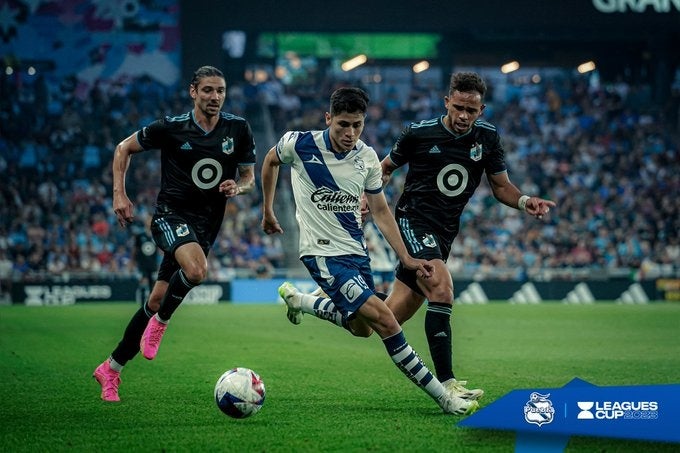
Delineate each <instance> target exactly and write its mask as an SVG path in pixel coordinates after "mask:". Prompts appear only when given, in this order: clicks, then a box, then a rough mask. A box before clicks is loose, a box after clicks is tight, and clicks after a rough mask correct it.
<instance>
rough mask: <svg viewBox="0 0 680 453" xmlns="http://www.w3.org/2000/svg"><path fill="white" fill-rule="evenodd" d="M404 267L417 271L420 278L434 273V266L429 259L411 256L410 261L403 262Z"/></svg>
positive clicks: (428, 276)
mask: <svg viewBox="0 0 680 453" xmlns="http://www.w3.org/2000/svg"><path fill="white" fill-rule="evenodd" d="M403 264H404V267H406V268H407V269H411V270H414V271H416V275H417V276H418V277H419V278H430V277H431V276H432V274H433V273H434V266H433V265H432V264H431V263H430V262H429V261H427V260H422V259H416V258H410V259H409V260H408V262H403Z"/></svg>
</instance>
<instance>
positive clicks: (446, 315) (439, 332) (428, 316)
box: [425, 302, 454, 382]
mask: <svg viewBox="0 0 680 453" xmlns="http://www.w3.org/2000/svg"><path fill="white" fill-rule="evenodd" d="M425 336H426V337H427V343H428V345H429V346H430V355H431V356H432V362H433V363H434V369H435V373H437V378H438V379H439V380H440V381H441V382H444V381H447V380H449V379H451V378H453V377H454V376H453V359H452V357H451V354H452V346H451V343H452V342H453V338H452V337H451V305H450V304H445V303H441V302H428V304H427V312H426V313H425Z"/></svg>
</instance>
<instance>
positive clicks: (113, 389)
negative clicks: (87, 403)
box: [92, 281, 167, 401]
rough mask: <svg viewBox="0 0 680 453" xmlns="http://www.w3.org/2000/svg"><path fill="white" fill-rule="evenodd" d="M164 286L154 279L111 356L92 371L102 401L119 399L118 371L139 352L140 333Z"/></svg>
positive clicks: (151, 314) (163, 283)
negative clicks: (149, 291)
mask: <svg viewBox="0 0 680 453" xmlns="http://www.w3.org/2000/svg"><path fill="white" fill-rule="evenodd" d="M166 286H167V282H163V281H156V283H155V285H154V289H153V290H152V292H151V295H150V297H149V301H145V302H144V304H143V305H142V306H141V307H139V309H138V310H137V311H136V312H135V314H134V315H132V318H131V319H130V321H129V322H128V325H127V327H126V328H125V332H124V333H123V338H121V340H120V342H119V343H118V345H117V346H116V348H115V349H114V350H113V352H112V353H111V356H110V357H109V358H108V359H106V360H105V361H104V362H102V363H101V364H100V365H99V366H98V367H97V368H96V369H95V370H94V373H92V376H93V377H94V378H95V379H96V380H97V382H99V384H100V385H101V387H102V391H101V398H102V399H103V400H104V401H120V397H119V395H118V387H119V386H120V382H121V378H120V373H121V371H122V370H123V367H124V366H125V365H126V364H127V362H129V361H130V360H132V359H133V358H134V357H135V356H136V355H137V353H138V352H139V342H140V340H141V338H142V333H143V332H144V329H145V328H146V326H147V324H148V323H149V319H150V318H151V317H152V316H153V315H154V314H155V313H156V311H155V310H154V309H152V308H151V307H156V308H157V307H158V304H159V302H160V299H161V297H162V295H163V294H164V293H165V288H166Z"/></svg>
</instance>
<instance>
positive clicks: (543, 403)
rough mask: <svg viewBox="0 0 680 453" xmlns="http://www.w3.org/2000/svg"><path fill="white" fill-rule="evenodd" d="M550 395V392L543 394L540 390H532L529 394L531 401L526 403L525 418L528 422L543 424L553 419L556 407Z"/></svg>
mask: <svg viewBox="0 0 680 453" xmlns="http://www.w3.org/2000/svg"><path fill="white" fill-rule="evenodd" d="M549 397H550V393H548V394H547V395H541V394H540V393H538V392H532V393H531V395H529V401H527V403H526V404H525V405H524V420H526V421H527V423H533V424H535V425H538V426H541V425H545V424H548V423H550V422H552V421H553V419H554V418H555V408H554V407H553V405H552V401H550V400H549V399H548V398H549Z"/></svg>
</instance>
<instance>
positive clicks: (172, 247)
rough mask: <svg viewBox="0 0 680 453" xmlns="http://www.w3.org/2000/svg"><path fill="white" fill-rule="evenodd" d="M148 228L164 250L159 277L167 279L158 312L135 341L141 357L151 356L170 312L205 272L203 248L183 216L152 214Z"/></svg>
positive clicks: (203, 277)
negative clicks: (137, 341) (137, 342)
mask: <svg viewBox="0 0 680 453" xmlns="http://www.w3.org/2000/svg"><path fill="white" fill-rule="evenodd" d="M151 231H152V233H153V238H154V241H155V242H156V243H157V244H158V246H159V247H160V248H161V250H163V251H164V252H165V255H164V257H163V262H162V263H161V267H160V270H159V279H161V278H162V279H165V280H166V281H167V282H168V285H167V289H166V291H165V293H164V294H163V298H162V300H161V303H160V306H159V308H158V312H157V313H156V314H155V315H154V316H153V317H151V319H149V322H148V324H147V326H146V328H145V329H144V333H143V334H142V338H141V340H140V343H139V348H140V351H141V352H142V355H143V356H144V358H146V359H148V360H153V359H154V358H155V357H156V355H157V354H158V349H159V348H160V344H161V340H162V339H163V336H164V334H165V331H166V329H167V327H168V322H169V321H170V318H171V317H172V315H173V313H174V312H175V310H177V308H178V307H179V305H180V304H181V303H182V301H183V300H184V297H185V296H186V295H187V293H188V292H189V291H191V289H192V288H194V287H195V286H197V285H199V284H200V283H201V282H202V281H203V280H204V279H205V277H206V275H207V273H208V261H207V258H206V252H205V251H204V250H203V249H202V248H201V246H200V245H199V243H198V239H197V237H196V233H195V232H194V230H193V229H192V228H191V227H190V226H188V224H187V223H186V222H185V221H184V219H182V218H179V217H176V216H174V215H168V216H165V217H154V220H153V222H152V228H151Z"/></svg>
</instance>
